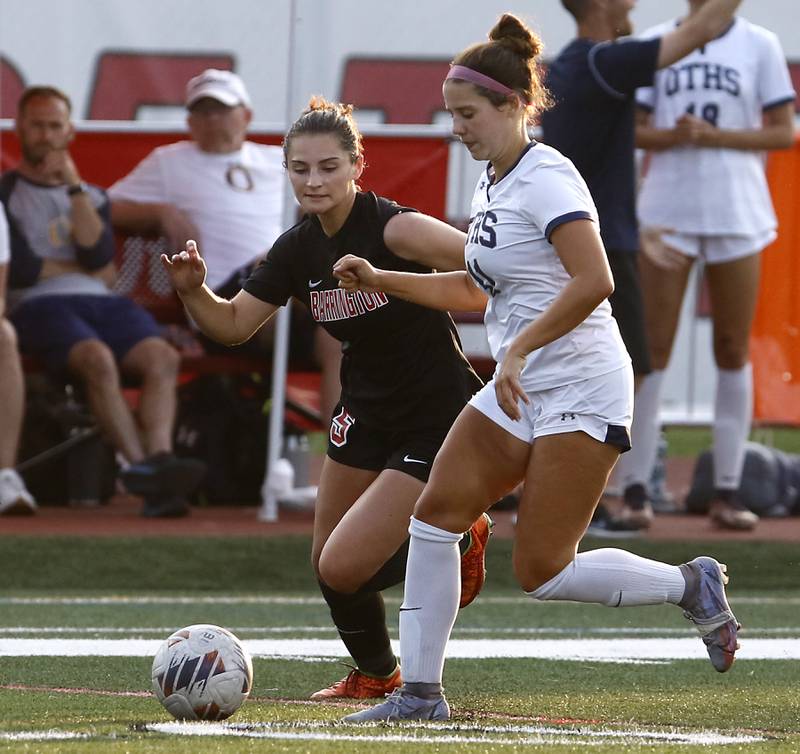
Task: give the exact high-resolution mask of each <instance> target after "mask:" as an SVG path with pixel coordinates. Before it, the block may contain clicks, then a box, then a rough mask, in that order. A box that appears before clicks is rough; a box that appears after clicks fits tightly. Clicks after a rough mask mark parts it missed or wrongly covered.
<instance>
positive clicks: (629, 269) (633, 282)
mask: <svg viewBox="0 0 800 754" xmlns="http://www.w3.org/2000/svg"><path fill="white" fill-rule="evenodd" d="M606 253H607V255H608V264H609V267H611V274H612V275H613V276H614V292H613V293H612V294H611V295H610V296H609V297H608V301H609V303H610V304H611V313H612V314H613V315H614V319H615V320H617V326H618V327H619V334H620V335H621V336H622V342H623V343H624V344H625V348H627V349H628V353H629V354H630V356H631V362H632V363H633V373H634V374H636V375H640V374H641V375H645V374H649V373H650V372H651V371H652V368H651V367H650V349H649V347H648V345H647V331H646V329H645V325H644V304H643V302H642V286H641V283H640V282H639V263H638V254H636V253H634V252H631V251H614V250H613V249H607V250H606Z"/></svg>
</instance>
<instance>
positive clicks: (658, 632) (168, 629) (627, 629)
mask: <svg viewBox="0 0 800 754" xmlns="http://www.w3.org/2000/svg"><path fill="white" fill-rule="evenodd" d="M226 628H228V630H230V631H233V632H234V633H235V634H236V635H237V636H243V635H244V636H252V635H256V636H260V635H264V636H270V635H273V634H289V635H296V634H329V635H332V634H334V633H335V630H334V628H333V626H330V625H329V626H226ZM174 630H175V626H134V627H130V626H124V627H121V626H0V637H1V636H8V637H14V636H36V637H40V636H73V635H76V634H77V635H96V634H105V635H115V634H116V635H124V636H125V637H126V638H129V637H135V636H140V635H142V634H144V635H147V634H155V635H156V636H163V637H167V636H169V635H170V634H171V633H172V632H173V631H174ZM461 635H465V636H481V635H484V636H486V635H489V636H578V637H588V636H617V637H620V636H652V637H654V638H659V637H662V636H694V635H695V631H694V629H692V628H691V627H688V626H687V627H686V628H674V627H670V628H665V627H663V626H579V627H570V626H537V627H517V628H494V627H480V626H456V627H455V628H454V629H453V636H455V637H458V636H461ZM761 636H788V637H792V638H800V626H770V627H763V628H752V627H748V629H747V638H748V639H750V638H755V637H761Z"/></svg>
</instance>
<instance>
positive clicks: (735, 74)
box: [629, 0, 795, 530]
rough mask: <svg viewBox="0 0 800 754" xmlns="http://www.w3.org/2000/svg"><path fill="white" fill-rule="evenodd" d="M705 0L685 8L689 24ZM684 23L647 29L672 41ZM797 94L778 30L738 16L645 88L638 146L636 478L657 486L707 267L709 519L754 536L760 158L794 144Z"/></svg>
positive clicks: (763, 194) (763, 205)
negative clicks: (751, 441) (745, 487)
mask: <svg viewBox="0 0 800 754" xmlns="http://www.w3.org/2000/svg"><path fill="white" fill-rule="evenodd" d="M705 2H706V0H689V16H690V17H691V16H692V15H693V14H695V13H697V12H698V10H699V9H700V8H701V7H702V6H703V4H704V3H705ZM679 23H680V19H678V20H673V21H669V22H667V23H665V24H661V25H660V26H657V27H654V28H652V29H650V30H648V31H646V32H645V34H644V36H645V37H658V36H663V35H664V34H665V33H669V32H670V31H671V30H672V29H674V28H675V27H676V26H677V25H678V24H679ZM794 98H795V93H794V90H793V88H792V83H791V79H790V77H789V71H788V68H787V65H786V60H785V57H784V55H783V52H782V50H781V47H780V43H779V42H778V39H777V37H776V36H775V34H773V33H772V32H770V31H768V30H766V29H764V28H762V27H760V26H756V25H755V24H752V23H750V22H749V21H747V20H746V19H744V18H741V17H737V18H735V19H734V20H733V22H732V23H731V24H730V26H729V27H728V28H727V29H726V30H725V32H724V33H722V34H721V35H720V36H718V37H717V38H716V39H714V40H712V41H711V42H709V43H708V44H706V45H704V46H703V47H701V48H699V49H697V50H695V51H694V52H692V53H691V54H690V55H688V56H687V57H685V58H683V60H680V61H679V62H677V63H675V64H674V65H672V66H670V67H669V68H665V69H663V70H661V71H659V72H658V73H657V74H656V80H655V84H654V86H652V87H648V88H645V89H640V90H639V91H638V93H637V103H638V105H639V107H640V110H639V114H638V116H637V118H638V119H637V131H636V142H637V146H639V147H643V148H645V149H648V150H650V152H651V160H650V164H649V168H648V170H647V174H646V176H645V178H644V182H643V185H642V188H641V193H640V196H639V206H638V214H639V220H640V224H641V227H642V247H643V250H644V252H645V253H644V254H643V255H642V257H641V278H642V286H643V294H644V302H645V313H646V325H647V336H648V342H649V345H650V349H651V354H650V355H651V361H652V366H653V371H652V372H651V373H650V374H649V375H647V377H646V378H645V380H644V382H643V384H642V387H641V389H640V391H639V394H638V397H637V402H636V411H637V423H638V422H641V423H642V437H641V439H640V441H639V442H638V444H637V445H636V446H635V447H634V449H633V450H632V451H631V458H630V459H629V461H630V464H629V466H630V467H631V468H632V469H633V471H632V473H634V474H635V477H636V479H635V481H637V482H638V483H640V484H642V485H644V484H645V483H646V480H648V479H649V478H650V475H651V470H652V466H653V463H654V460H655V454H656V446H657V443H658V433H659V423H658V407H659V401H660V395H661V387H662V383H663V379H664V370H665V369H666V367H667V365H668V363H669V358H670V354H671V351H672V344H673V341H674V338H675V332H676V330H677V326H678V321H679V318H680V311H681V305H682V302H683V297H684V294H685V291H686V286H687V282H688V280H689V273H690V272H691V269H692V266H693V264H694V262H695V260H696V259H698V258H699V259H701V260H702V261H703V262H704V263H705V272H706V278H707V280H708V286H709V292H710V296H711V315H712V320H713V332H714V337H713V345H714V360H715V362H716V364H717V367H718V378H717V392H716V402H715V406H714V425H713V460H714V486H715V494H714V499H713V500H712V503H711V507H710V516H711V520H712V521H713V522H714V523H715V524H716V525H717V526H720V527H722V528H727V529H744V530H749V529H753V528H754V527H755V526H756V524H757V522H758V516H756V514H755V513H753V512H751V511H749V510H748V509H747V508H746V507H745V506H744V505H743V504H742V503H741V501H739V500H738V498H737V494H736V493H737V490H738V488H739V484H740V481H741V474H742V467H743V463H744V446H745V442H746V441H747V437H748V434H749V430H750V421H751V418H752V408H753V405H752V404H753V382H752V372H751V368H750V363H749V348H748V343H749V337H750V329H751V326H752V322H753V316H754V313H755V305H756V300H757V297H758V285H759V271H760V263H761V259H760V252H761V251H762V249H764V248H765V247H766V246H767V245H768V244H770V243H771V242H772V241H773V240H774V239H775V237H776V227H777V221H776V218H775V212H774V211H773V208H772V202H771V199H770V195H769V188H768V186H767V181H766V176H765V173H764V156H763V150H769V149H785V148H787V147H789V146H791V144H792V143H793V140H794V106H793V103H794Z"/></svg>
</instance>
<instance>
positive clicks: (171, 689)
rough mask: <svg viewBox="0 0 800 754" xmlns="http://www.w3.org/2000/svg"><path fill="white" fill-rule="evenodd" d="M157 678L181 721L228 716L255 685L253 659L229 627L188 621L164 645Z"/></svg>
mask: <svg viewBox="0 0 800 754" xmlns="http://www.w3.org/2000/svg"><path fill="white" fill-rule="evenodd" d="M152 680H153V691H154V692H155V695H156V698H157V699H158V701H159V702H161V704H163V705H164V707H165V708H166V709H167V710H168V711H169V713H170V714H171V715H172V716H173V717H175V718H177V719H178V720H224V719H225V718H226V717H230V716H231V715H232V714H233V713H234V712H236V710H238V709H239V707H241V706H242V703H243V702H244V700H245V699H247V696H248V694H249V693H250V689H251V688H252V687H253V661H252V660H251V659H250V655H249V654H248V652H247V650H246V649H245V648H244V647H243V646H242V643H241V642H240V641H239V639H237V638H236V637H235V636H234V635H233V634H232V633H231V632H230V631H228V630H227V629H224V628H220V627H219V626H212V625H207V624H198V625H195V626H187V627H186V628H182V629H180V630H179V631H176V632H175V633H174V634H172V636H170V637H169V638H168V639H167V640H166V641H165V642H164V643H163V644H162V645H161V646H160V647H159V649H158V652H156V656H155V658H154V659H153V671H152Z"/></svg>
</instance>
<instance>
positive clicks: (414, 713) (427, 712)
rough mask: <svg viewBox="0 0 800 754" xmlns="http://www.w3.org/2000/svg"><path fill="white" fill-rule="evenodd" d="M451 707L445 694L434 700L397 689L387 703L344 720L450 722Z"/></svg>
mask: <svg viewBox="0 0 800 754" xmlns="http://www.w3.org/2000/svg"><path fill="white" fill-rule="evenodd" d="M449 719H450V706H449V705H448V704H447V699H445V698H444V694H440V695H439V696H436V697H434V698H433V699H423V698H422V697H419V696H414V695H413V694H409V693H408V692H407V691H404V690H403V689H402V688H399V689H395V690H394V691H393V692H392V693H391V694H389V696H387V697H386V701H385V702H382V703H381V704H377V705H375V706H374V707H370V708H369V709H364V710H361V711H359V712H353V713H352V714H351V715H347V716H346V717H343V718H342V721H343V722H345V723H367V722H383V723H388V722H392V721H394V720H449Z"/></svg>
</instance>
